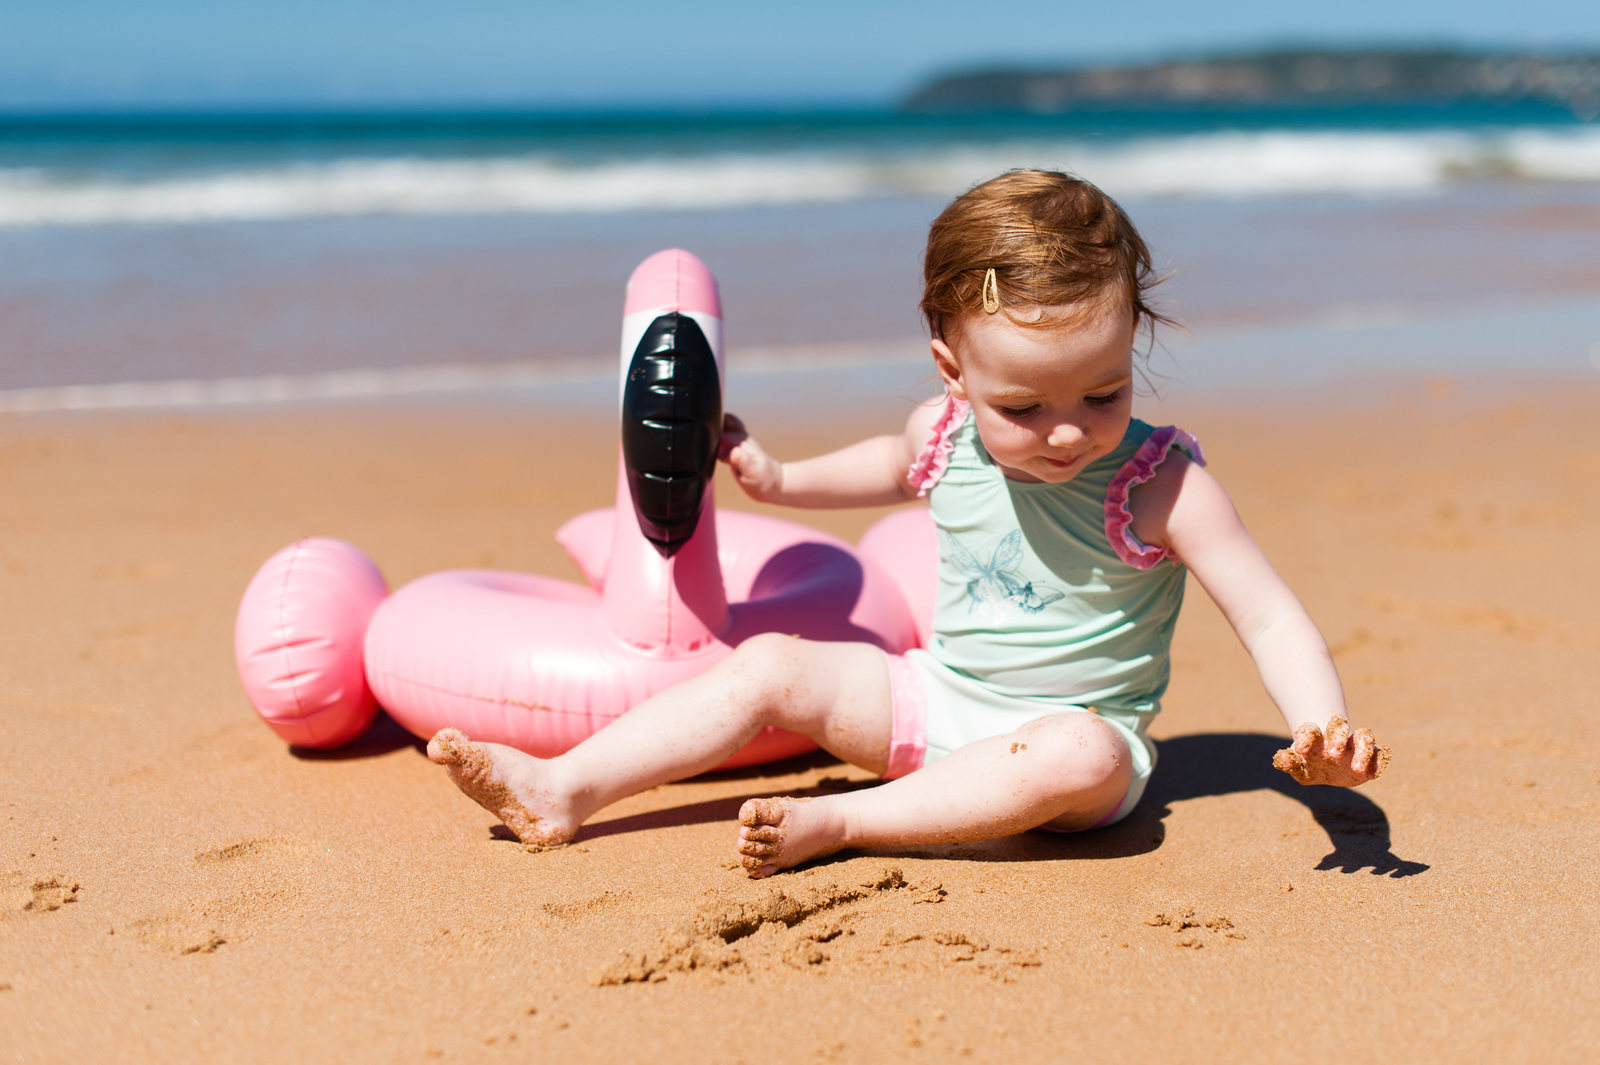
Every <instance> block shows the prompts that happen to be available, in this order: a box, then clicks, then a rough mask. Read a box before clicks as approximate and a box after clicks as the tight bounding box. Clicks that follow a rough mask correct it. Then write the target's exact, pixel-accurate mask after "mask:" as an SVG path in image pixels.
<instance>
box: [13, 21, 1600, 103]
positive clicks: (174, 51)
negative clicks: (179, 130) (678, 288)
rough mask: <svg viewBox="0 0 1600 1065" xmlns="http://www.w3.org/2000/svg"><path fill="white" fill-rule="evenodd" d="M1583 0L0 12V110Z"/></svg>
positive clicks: (1378, 35) (812, 97)
mask: <svg viewBox="0 0 1600 1065" xmlns="http://www.w3.org/2000/svg"><path fill="white" fill-rule="evenodd" d="M1595 11H1596V5H1595V4H1594V2H1593V0H1519V2H1517V3H1514V4H1512V3H1504V2H1498V3H1494V4H1473V3H1470V2H1462V0H1454V2H1447V0H1383V2H1379V0H1343V2H1339V3H1321V4H1314V5H1297V4H1288V3H1284V2H1283V0H1228V2H1221V3H1214V4H1208V5H1200V4H1195V3H1193V2H1179V0H1132V2H1123V3H1114V2H1104V3H1099V4H1092V5H1091V4H1081V3H1071V2H1067V0H1054V2H1045V0H962V2H946V0H922V2H919V3H899V2H896V3H871V2H869V0H856V2H854V3H850V2H839V0H812V2H810V3H805V4H763V3H760V2H758V0H742V2H739V3H734V2H725V0H714V2H706V0H700V2H695V0H689V2H680V3H677V4H666V3H660V2H642V0H615V2H611V3H594V4H578V3H573V2H571V0H564V2H559V3H557V2H549V0H456V2H454V3H433V2H422V0H320V2H314V0H272V2H261V0H220V2H219V0H146V2H143V3H140V2H136V0H0V107H6V108H30V109H31V108H59V107H101V106H113V107H171V106H179V107H195V106H200V107H206V106H210V107H228V106H275V105H276V106H285V105H287V106H329V105H334V106H341V105H342V106H374V105H376V106H404V105H407V104H436V105H446V106H449V105H473V104H513V105H524V106H551V107H564V106H619V105H649V104H658V105H685V104H687V105H716V104H729V103H739V102H747V103H751V104H771V103H790V104H808V103H810V104H829V103H834V104H857V103H867V104H870V103H876V102H887V101H890V100H893V99H894V98H896V97H898V96H899V95H901V94H903V93H904V92H906V91H907V90H908V89H910V88H911V87H912V86H914V85H915V84H916V83H917V82H919V81H920V80H922V79H924V78H926V77H928V76H929V75H931V74H934V73H937V72H942V71H946V70H950V69H957V68H961V67H967V66H973V65H980V64H989V63H998V62H1009V63H1055V62H1064V61H1068V60H1083V59H1119V58H1144V57H1152V56H1160V55H1165V54H1169V53H1171V52H1174V51H1197V50H1200V51H1204V50H1211V49H1218V48H1230V47H1238V46H1253V45H1259V44H1270V43H1283V42H1295V43H1307V42H1310V43H1317V42H1324V43H1332V42H1374V41H1376V42H1405V43H1417V42H1428V43H1438V42H1445V43H1461V44H1469V45H1491V46H1492V45H1506V46H1532V47H1568V48H1574V47H1583V48H1589V49H1594V50H1600V15H1597V14H1596V13H1595Z"/></svg>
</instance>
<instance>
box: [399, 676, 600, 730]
mask: <svg viewBox="0 0 1600 1065" xmlns="http://www.w3.org/2000/svg"><path fill="white" fill-rule="evenodd" d="M372 672H373V671H372V669H371V668H370V666H369V668H368V671H367V673H368V678H369V682H370V678H371V675H372ZM383 680H384V683H385V684H386V685H387V684H397V685H405V686H406V687H408V688H418V689H421V690H422V691H425V692H429V693H430V694H433V695H442V696H444V697H445V698H447V699H466V700H468V701H470V702H474V703H483V704H485V705H487V706H520V707H522V708H523V709H525V710H538V711H540V712H541V713H547V714H557V715H559V716H562V717H588V718H593V719H595V720H602V719H603V720H605V721H608V722H610V721H615V720H616V718H615V717H611V716H608V715H603V714H596V713H595V712H594V711H593V710H563V709H561V708H560V707H558V706H549V705H546V704H545V703H538V702H533V701H532V700H527V699H510V698H503V697H498V696H492V695H475V694H473V693H471V692H462V691H453V690H451V689H450V688H442V687H440V686H439V685H437V684H429V683H428V682H426V681H421V680H415V679H413V678H411V677H402V676H400V675H399V674H397V673H389V672H385V673H383ZM441 727H442V726H441Z"/></svg>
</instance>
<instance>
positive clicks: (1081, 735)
mask: <svg viewBox="0 0 1600 1065" xmlns="http://www.w3.org/2000/svg"><path fill="white" fill-rule="evenodd" d="M1019 734H1021V735H1025V736H1026V737H1027V738H1026V740H1025V742H1027V743H1028V745H1029V746H1030V747H1033V746H1035V745H1042V747H1043V749H1042V750H1040V751H1038V753H1039V754H1042V755H1044V756H1045V757H1047V758H1049V759H1050V760H1051V761H1052V762H1053V763H1054V764H1055V765H1056V767H1057V770H1058V773H1057V779H1058V781H1059V782H1060V783H1061V784H1062V785H1063V786H1066V787H1068V788H1069V789H1070V790H1072V791H1074V792H1077V793H1080V794H1083V795H1086V796H1091V797H1093V796H1099V797H1105V798H1108V799H1111V800H1114V801H1118V802H1120V801H1121V799H1122V796H1123V794H1124V793H1125V792H1126V791H1127V790H1128V784H1129V782H1130V781H1131V780H1132V779H1133V754H1132V752H1131V751H1130V750H1129V748H1128V741H1127V740H1126V739H1124V738H1123V735H1122V733H1120V732H1118V731H1117V729H1116V728H1115V726H1113V725H1112V724H1111V723H1110V722H1108V721H1106V720H1105V719H1104V718H1102V717H1100V716H1099V715H1097V714H1088V713H1081V712H1068V713H1061V714H1052V715H1050V716H1049V717H1045V718H1040V719H1039V720H1037V721H1032V722H1029V723H1028V724H1027V725H1024V726H1023V728H1022V729H1021V730H1019Z"/></svg>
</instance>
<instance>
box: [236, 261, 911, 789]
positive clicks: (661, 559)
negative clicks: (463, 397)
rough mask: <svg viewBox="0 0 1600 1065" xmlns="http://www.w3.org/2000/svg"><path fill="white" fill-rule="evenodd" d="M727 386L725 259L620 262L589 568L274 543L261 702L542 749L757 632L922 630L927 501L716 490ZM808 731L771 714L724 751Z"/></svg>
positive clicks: (309, 742)
mask: <svg viewBox="0 0 1600 1065" xmlns="http://www.w3.org/2000/svg"><path fill="white" fill-rule="evenodd" d="M722 394H723V360H722V309H721V302H720V298H719V296H718V293H717V286H716V281H715V279H714V278H713V277H712V275H711V273H710V271H709V270H707V269H706V267H705V265H704V264H703V263H701V262H700V260H699V259H697V258H695V257H694V256H693V255H690V254H689V253H688V252H684V251H679V250H672V251H663V252H658V253H657V254H655V255H653V256H651V257H650V258H648V259H646V260H645V261H644V262H643V263H642V264H640V266H639V267H638V268H637V269H636V270H635V271H634V273H633V276H632V278H631V279H630V280H629V282H628V291H627V300H626V305H625V309H624V314H623V328H622V396H621V408H622V419H621V420H622V458H621V463H620V469H619V473H618V478H617V502H616V506H615V507H612V508H605V509H602V510H596V511H590V512H588V513H586V514H581V515H579V516H577V517H575V518H573V519H572V520H570V521H569V522H567V524H566V525H564V526H562V528H561V529H560V530H559V531H558V533H557V540H558V541H559V542H560V544H561V545H562V547H563V548H565V549H566V551H567V553H568V554H569V555H570V556H571V557H572V559H573V561H574V562H575V563H576V564H577V566H578V569H579V570H580V571H581V572H582V574H583V576H584V577H585V579H586V580H587V581H588V582H589V583H588V585H587V586H583V585H578V584H573V583H571V582H568V581H561V580H555V579H552V578H548V577H539V576H532V575H526V574H517V573H502V572H492V571H484V570H454V571H448V572H442V573H436V574H432V575H430V576H427V577H423V578H421V579H419V580H416V581H413V582H412V583H410V584H408V585H406V586H405V587H403V588H401V589H400V590H399V591H397V592H395V593H393V594H392V595H391V594H390V592H389V588H388V585H387V583H386V582H385V581H384V579H383V576H382V574H381V573H380V572H379V570H378V568H377V566H376V565H374V564H373V562H372V561H371V560H370V559H368V558H367V556H366V555H364V554H363V553H362V552H361V551H360V550H359V549H357V548H355V547H354V546H352V545H350V544H348V543H345V542H343V541H340V540H333V539H327V538H320V537H317V538H310V539H305V540H300V541H298V542H296V543H293V544H290V545H289V546H288V547H286V548H284V549H283V550H282V551H279V552H278V553H277V554H275V555H273V556H272V558H270V559H268V560H267V562H266V564H265V565H263V566H262V568H261V569H260V571H259V572H258V573H257V574H256V576H255V578H254V580H252V581H251V582H250V585H249V587H248V589H246V591H245V594H244V599H243V601H242V602H241V603H240V605H239V614H238V622H237V626H236V629H235V639H234V650H235V657H236V661H237V664H238V668H239V677H240V679H241V680H242V681H243V683H244V688H245V691H246V693H247V695H248V696H249V699H250V702H251V703H252V705H254V707H255V708H256V710H257V711H258V712H259V713H260V714H261V716H262V718H264V719H265V720H266V722H267V724H268V725H270V726H271V727H272V729H273V730H274V731H275V732H277V734H278V735H279V736H281V737H282V738H283V739H284V740H286V741H287V742H289V743H292V744H297V745H300V746H305V747H337V746H339V745H341V744H344V743H347V742H349V741H350V740H352V739H354V738H355V737H356V736H358V735H360V733H361V732H363V731H364V730H365V729H366V728H367V727H368V726H369V725H370V724H371V723H372V721H373V719H374V718H375V716H376V715H377V712H378V708H379V706H382V707H383V708H384V709H385V710H387V711H388V712H389V714H390V716H392V717H393V718H394V719H395V720H396V721H398V722H399V723H400V724H401V725H403V726H404V727H405V728H407V729H408V730H410V731H411V732H413V733H415V734H416V735H417V736H420V737H423V738H427V737H430V736H432V735H433V734H434V733H435V732H437V731H438V730H439V729H441V728H445V727H447V726H454V727H457V728H461V729H463V730H464V731H466V732H467V734H468V735H470V736H472V737H473V738H474V739H480V740H490V741H493V742H497V743H505V744H510V745H511V746H514V747H518V748H520V749H522V750H525V751H528V752H529V753H531V754H535V755H538V756H541V757H548V756H551V755H555V754H559V753H561V752H562V751H565V750H567V749H568V748H570V747H572V746H573V745H575V744H576V743H578V742H579V741H581V740H582V739H584V738H585V737H586V736H589V735H590V734H592V733H593V732H595V731H596V730H598V729H599V728H601V727H602V726H604V725H605V724H606V723H608V722H610V721H612V720H614V719H615V718H617V717H618V716H620V715H621V714H623V713H625V712H626V711H627V710H628V709H629V708H630V707H632V706H634V705H636V704H638V703H640V702H642V701H643V700H645V699H646V698H648V697H649V696H651V695H653V694H654V693H655V692H657V691H660V690H661V689H662V688H665V687H668V686H670V685H673V684H676V683H678V682H680V681H683V680H686V679H688V678H689V677H691V676H694V675H696V674H698V673H700V672H703V671H704V670H706V669H707V668H709V667H710V666H712V665H713V664H715V663H716V662H717V661H719V660H721V659H722V658H723V657H724V656H726V655H727V654H728V653H729V652H730V651H731V650H732V649H733V648H734V647H735V646H737V645H738V644H739V643H740V642H741V641H743V640H745V639H747V638H748V637H750V636H753V635H755V634H756V633H761V632H787V633H792V634H795V635H799V636H805V637H809V638H813V639H825V640H863V641H866V642H869V643H874V644H877V645H879V646H881V647H883V648H885V649H887V650H890V651H895V652H898V651H904V650H906V649H908V648H910V647H913V646H919V645H921V644H922V643H924V642H925V641H926V639H927V634H928V624H929V623H930V622H931V618H932V612H933V607H932V603H933V593H934V566H935V542H934V534H933V530H932V526H931V523H930V522H929V521H928V520H927V515H926V513H925V512H924V511H922V510H920V509H911V510H906V511H901V512H897V513H895V514H893V515H891V516H890V517H889V518H886V519H885V520H884V521H881V522H879V523H878V524H877V525H876V526H874V527H873V528H872V529H870V530H869V531H868V533H867V535H866V536H864V537H863V538H862V544H861V547H860V548H859V549H855V548H851V547H850V546H849V545H848V544H846V543H844V542H843V541H841V540H838V539H835V538H833V537H830V536H827V535H824V534H822V533H819V532H817V531H816V530H813V529H809V528H807V527H805V526H803V525H798V524H795V523H792V522H787V521H781V520H777V519H774V518H769V517H764V516H760V515H755V514H747V513H739V512H726V513H722V512H718V511H717V510H716V507H715V502H714V500H713V493H712V485H711V478H712V474H713V473H714V471H715V466H716V452H717V443H718V440H719V438H720V435H721V426H722ZM811 747H812V743H811V741H810V740H808V739H806V738H804V737H800V736H796V735H793V734H790V733H783V732H779V731H776V730H771V729H769V730H768V731H767V732H766V733H764V734H762V735H761V736H758V737H757V738H756V739H755V740H754V741H752V742H751V743H750V744H749V745H748V746H747V747H746V748H745V749H744V750H742V751H740V752H739V753H738V754H737V755H735V756H734V757H733V758H732V759H730V760H729V762H728V763H727V765H728V766H729V767H732V766H742V765H749V764H753V763H757V762H763V761H770V760H773V759H778V758H784V757H788V756H790V755H794V754H798V753H801V752H803V751H806V750H809V749H810V748H811Z"/></svg>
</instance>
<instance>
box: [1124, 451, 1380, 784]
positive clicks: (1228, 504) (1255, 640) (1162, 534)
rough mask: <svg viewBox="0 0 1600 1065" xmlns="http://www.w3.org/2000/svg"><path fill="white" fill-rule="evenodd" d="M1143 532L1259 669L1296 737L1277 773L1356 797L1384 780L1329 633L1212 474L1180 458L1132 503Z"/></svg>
mask: <svg viewBox="0 0 1600 1065" xmlns="http://www.w3.org/2000/svg"><path fill="white" fill-rule="evenodd" d="M1129 509H1130V510H1131V511H1132V514H1133V532H1134V535H1135V536H1137V537H1138V538H1139V539H1140V540H1141V541H1143V542H1144V543H1147V544H1151V545H1154V546H1157V547H1164V548H1166V549H1167V550H1168V551H1169V552H1171V553H1172V554H1173V555H1174V556H1176V557H1177V558H1178V559H1180V560H1181V561H1182V562H1183V563H1184V564H1185V565H1187V566H1188V567H1189V569H1190V570H1191V571H1192V572H1193V573H1194V575H1195V578H1196V579H1197V580H1198V581H1199V582H1200V585H1201V587H1203V588H1205V590H1206V592H1207V593H1208V594H1209V595H1210V596H1211V598H1212V600H1213V601H1214V602H1215V603H1216V604H1217V607H1218V608H1219V609H1220V610H1221V611H1222V614H1223V616H1224V617H1226V618H1227V619H1228V623H1229V624H1230V625H1232V626H1233V631H1234V632H1236V633H1238V635H1239V639H1240V641H1241V642H1242V643H1243V644H1244V645H1245V648H1246V649H1247V650H1248V651H1249V652H1250V657H1251V658H1253V659H1255V663H1256V669H1257V671H1258V672H1259V673H1260V674H1261V682H1262V684H1263V685H1264V686H1265V687H1266V689H1267V694H1268V695H1270V696H1271V697H1272V701H1273V702H1274V703H1276V704H1277V706H1278V710H1279V712H1280V713H1282V714H1283V719H1284V721H1285V722H1286V723H1287V724H1288V726H1289V731H1290V732H1292V733H1293V734H1294V742H1293V745H1292V746H1290V747H1287V748H1285V749H1284V750H1281V751H1279V752H1278V754H1277V755H1276V756H1275V757H1274V758H1273V765H1275V766H1277V767H1278V768H1279V769H1281V770H1283V771H1284V772H1286V773H1288V774H1289V775H1290V776H1292V777H1294V778H1295V779H1296V780H1298V781H1299V782H1300V783H1302V784H1337V785H1343V786H1346V787H1349V786H1353V785H1356V784H1362V783H1365V782H1366V781H1368V780H1371V779H1373V778H1374V777H1376V776H1377V775H1378V774H1379V773H1380V772H1382V771H1383V767H1384V766H1385V765H1387V764H1388V760H1389V752H1388V750H1387V749H1386V748H1381V747H1379V746H1378V745H1377V743H1376V742H1375V741H1374V740H1373V738H1372V733H1371V732H1369V731H1368V730H1367V729H1364V728H1363V729H1357V730H1355V731H1354V732H1352V731H1351V729H1350V725H1349V722H1348V721H1347V720H1346V713H1345V703H1344V691H1343V689H1342V688H1341V687H1340V684H1339V674H1338V671H1337V670H1336V669H1335V668H1334V664H1333V655H1332V654H1330V653H1329V651H1328V644H1327V642H1326V641H1325V640H1323V638H1322V633H1321V632H1319V631H1318V630H1317V626H1316V625H1315V623H1313V622H1312V620H1311V617H1310V615H1309V614H1307V613H1306V609H1305V607H1304V606H1302V605H1301V603H1300V600H1299V599H1298V598H1297V597H1296V596H1295V594H1294V592H1292V591H1291V590H1290V589H1289V586H1288V585H1287V584H1285V583H1284V581H1283V578H1282V577H1280V576H1278V572H1277V570H1275V569H1273V568H1272V563H1271V562H1268V561H1267V557H1266V555H1265V554H1263V553H1262V551H1261V548H1260V547H1259V546H1258V545H1257V544H1256V542H1255V539H1254V538H1253V537H1251V535H1250V533H1249V532H1248V531H1246V529H1245V527H1244V523H1243V522H1242V521H1240V520H1239V514H1238V512H1237V511H1236V510H1234V507H1233V503H1232V501H1231V500H1230V499H1229V498H1228V494H1227V493H1226V492H1225V491H1223V489H1222V486H1221V485H1220V484H1218V483H1217V480H1216V478H1215V477H1212V476H1211V474H1210V473H1208V472H1207V471H1206V470H1205V468H1204V467H1202V466H1200V465H1198V464H1196V463H1194V462H1191V461H1190V460H1189V459H1188V458H1187V457H1186V456H1184V455H1183V454H1182V453H1181V452H1173V453H1172V454H1171V455H1169V456H1168V457H1167V459H1166V461H1165V462H1164V463H1163V464H1162V466H1161V468H1160V471H1159V472H1158V473H1157V474H1156V476H1155V477H1154V478H1153V479H1151V480H1150V481H1148V482H1146V483H1145V484H1143V485H1140V486H1138V487H1137V488H1135V489H1134V490H1133V493H1132V495H1131V497H1130V499H1129Z"/></svg>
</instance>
